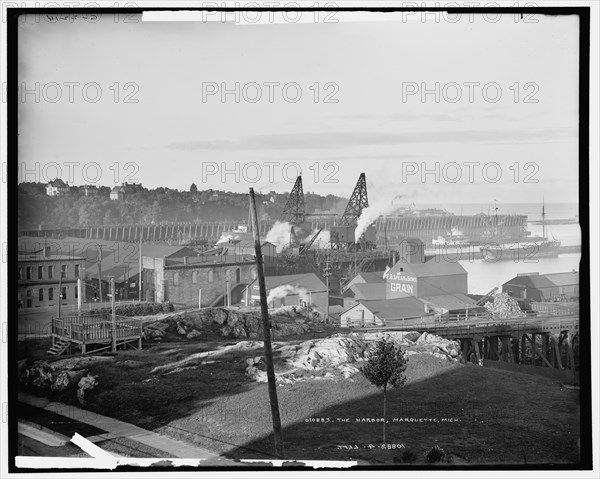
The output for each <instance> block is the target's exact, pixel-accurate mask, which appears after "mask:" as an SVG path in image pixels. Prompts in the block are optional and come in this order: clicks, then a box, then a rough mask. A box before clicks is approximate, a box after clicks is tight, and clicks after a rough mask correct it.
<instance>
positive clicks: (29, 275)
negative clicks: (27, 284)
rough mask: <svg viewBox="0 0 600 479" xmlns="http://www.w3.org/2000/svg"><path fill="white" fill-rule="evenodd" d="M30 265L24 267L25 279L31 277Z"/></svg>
mask: <svg viewBox="0 0 600 479" xmlns="http://www.w3.org/2000/svg"><path fill="white" fill-rule="evenodd" d="M31 269H32V268H31V266H27V269H26V274H27V279H31Z"/></svg>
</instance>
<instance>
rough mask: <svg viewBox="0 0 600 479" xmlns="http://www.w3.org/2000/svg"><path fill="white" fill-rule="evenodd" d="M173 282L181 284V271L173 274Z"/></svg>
mask: <svg viewBox="0 0 600 479" xmlns="http://www.w3.org/2000/svg"><path fill="white" fill-rule="evenodd" d="M173 284H174V285H175V286H177V285H178V284H179V273H175V274H174V275H173Z"/></svg>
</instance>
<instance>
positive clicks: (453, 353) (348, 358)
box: [238, 332, 460, 383]
mask: <svg viewBox="0 0 600 479" xmlns="http://www.w3.org/2000/svg"><path fill="white" fill-rule="evenodd" d="M383 336H387V337H388V338H390V339H392V340H393V341H395V342H397V343H398V344H400V345H401V346H402V349H403V350H404V351H405V352H406V354H407V356H412V355H415V354H427V355H431V356H434V357H437V358H439V359H443V360H445V361H458V359H459V357H460V346H459V344H458V343H457V342H456V341H451V340H448V339H445V338H442V337H440V336H435V335H432V334H427V333H423V334H420V333H415V332H394V333H364V334H360V333H355V334H352V335H350V336H344V335H341V334H338V335H334V336H330V337H328V338H324V339H318V340H314V341H304V342H302V343H300V344H295V345H294V344H286V343H274V344H273V355H274V357H275V362H276V370H277V371H278V373H277V374H276V377H277V380H278V381H279V382H283V383H293V382H296V381H300V380H303V379H334V378H336V377H340V376H343V377H344V378H346V379H350V380H351V378H352V376H354V375H355V374H357V373H359V372H360V368H361V366H362V365H363V363H364V361H365V360H366V359H368V356H369V352H370V351H371V349H372V348H373V347H374V346H375V343H376V342H377V341H378V340H379V339H381V337H383ZM238 344H239V343H238ZM246 363H247V367H246V373H247V374H248V375H249V376H250V377H252V378H253V379H254V380H255V381H258V382H266V373H265V367H264V363H263V362H262V361H261V358H260V357H255V358H249V359H247V360H246Z"/></svg>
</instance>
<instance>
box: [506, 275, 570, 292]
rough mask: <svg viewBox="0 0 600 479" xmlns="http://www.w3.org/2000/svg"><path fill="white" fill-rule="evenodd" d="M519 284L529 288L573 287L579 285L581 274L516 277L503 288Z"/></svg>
mask: <svg viewBox="0 0 600 479" xmlns="http://www.w3.org/2000/svg"><path fill="white" fill-rule="evenodd" d="M509 284H512V285H514V284H519V285H522V286H525V287H528V288H534V289H540V288H552V287H556V286H571V285H578V284H579V272H578V271H571V272H569V273H550V274H535V275H534V274H532V275H527V276H515V277H514V278H512V279H510V280H508V281H507V282H506V283H504V285H503V286H505V285H509Z"/></svg>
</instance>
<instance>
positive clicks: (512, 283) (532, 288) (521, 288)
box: [502, 271, 579, 301]
mask: <svg viewBox="0 0 600 479" xmlns="http://www.w3.org/2000/svg"><path fill="white" fill-rule="evenodd" d="M502 291H503V292H505V293H508V294H509V295H511V296H512V297H514V298H515V299H517V300H527V301H574V300H577V299H579V272H578V271H571V272H570V273H552V274H539V273H524V274H518V275H517V276H515V277H514V278H512V279H511V280H509V281H507V282H506V283H504V284H503V285H502Z"/></svg>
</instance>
